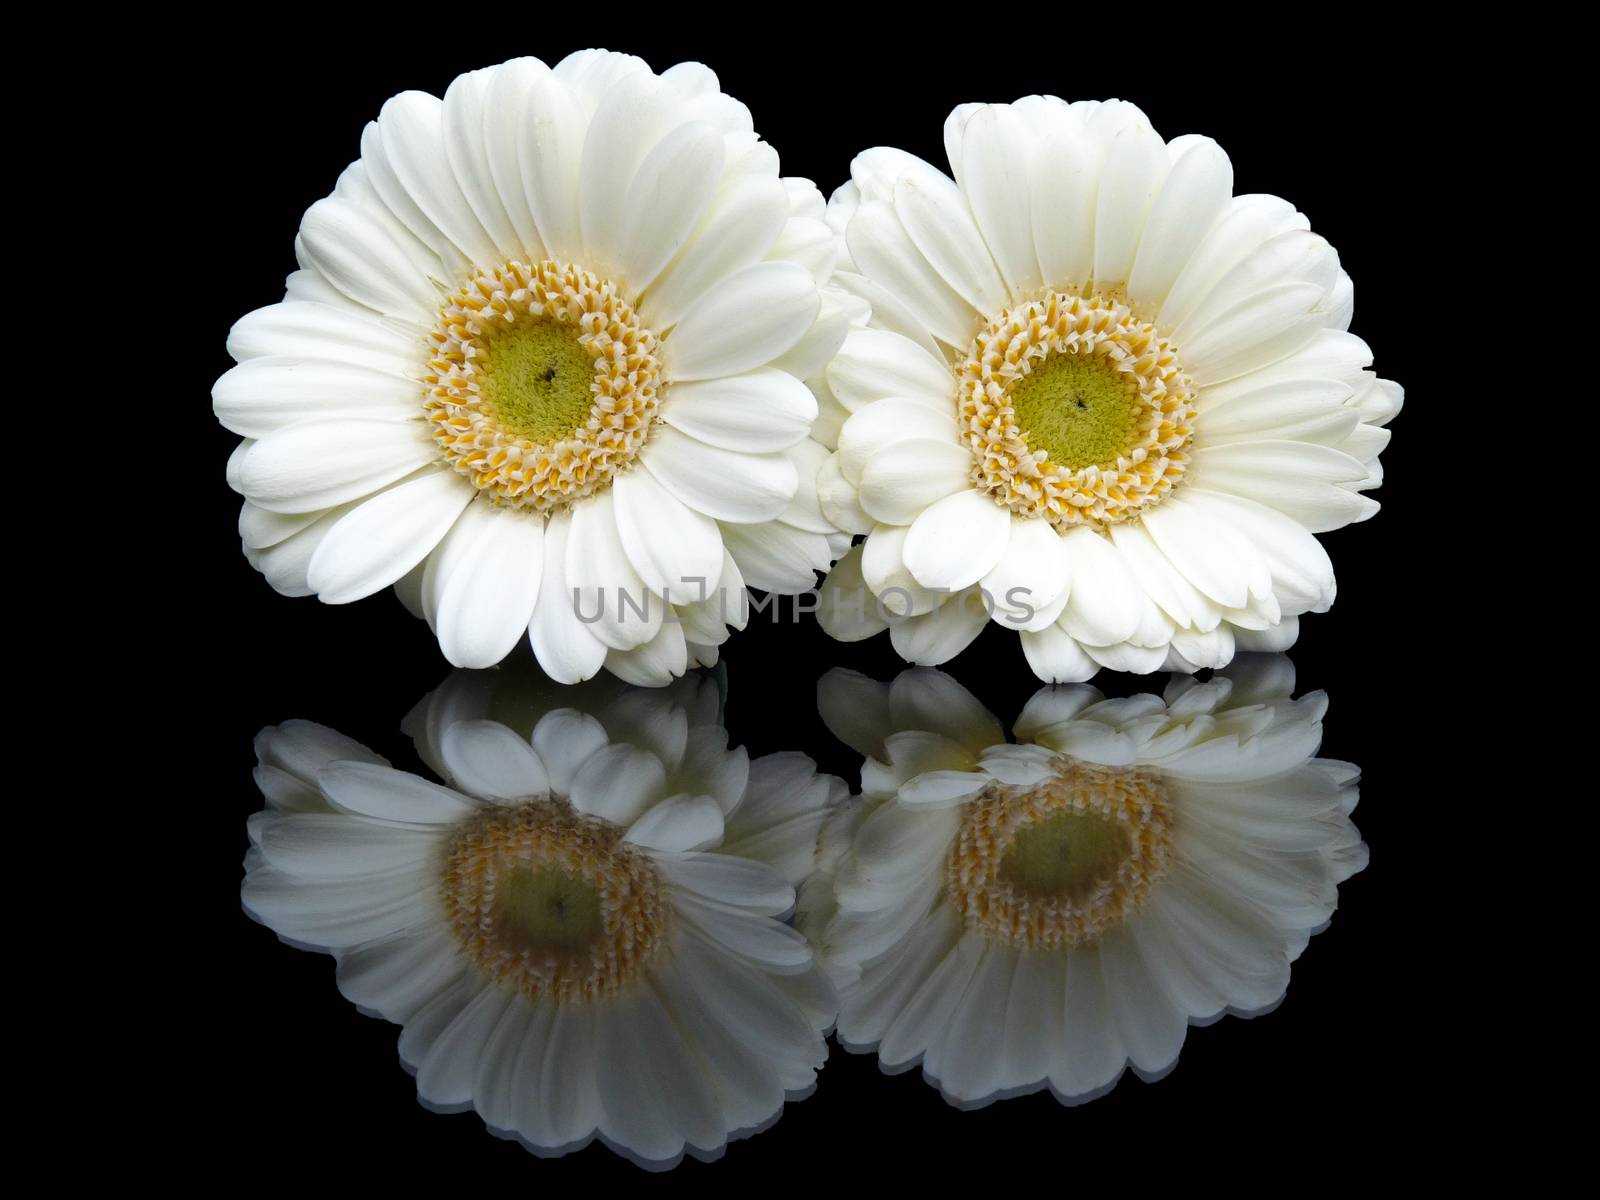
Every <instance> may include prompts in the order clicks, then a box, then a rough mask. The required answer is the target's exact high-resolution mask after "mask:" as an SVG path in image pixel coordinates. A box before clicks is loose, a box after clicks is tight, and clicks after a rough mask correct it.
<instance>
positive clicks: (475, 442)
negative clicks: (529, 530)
mask: <svg viewBox="0 0 1600 1200" xmlns="http://www.w3.org/2000/svg"><path fill="white" fill-rule="evenodd" d="M656 350H657V339H656V335H655V334H654V333H652V332H651V331H650V330H648V329H646V328H645V327H644V326H643V325H641V324H640V322H639V319H638V316H637V314H636V313H635V312H634V310H633V308H632V306H631V305H629V304H628V303H627V301H625V300H624V299H623V298H622V297H621V296H620V295H619V294H618V293H617V290H616V287H615V286H614V285H613V284H611V283H610V282H609V281H606V280H602V279H599V278H597V277H595V276H594V275H591V274H590V273H589V272H588V271H585V270H583V269H582V268H580V267H575V266H572V265H571V264H567V263H558V262H552V261H549V260H546V261H544V262H540V263H537V264H535V265H534V266H531V267H529V266H525V265H523V264H522V263H519V262H510V263H506V264H505V265H504V266H500V267H496V268H495V269H494V270H492V271H486V272H484V273H483V274H481V275H478V276H476V277H475V278H473V279H471V280H469V281H468V282H467V284H466V285H465V286H463V287H462V288H461V289H460V290H459V291H458V292H457V293H456V294H455V295H454V296H452V297H451V298H450V300H449V301H448V302H447V303H446V304H445V305H444V308H443V309H442V310H441V313H440V319H439V325H438V326H437V328H435V330H434V331H433V333H432V335H431V353H430V360H429V363H428V370H427V372H426V373H425V374H424V377H423V381H424V383H425V384H426V385H427V386H428V389H429V390H428V395H427V398H426V400H425V401H424V405H423V407H424V409H425V410H426V412H427V415H428V418H429V420H430V421H431V422H432V423H433V436H434V438H435V440H436V441H437V442H438V444H439V448H440V451H441V452H442V454H443V457H444V459H445V461H446V462H448V463H449V464H450V465H451V466H452V467H454V468H455V469H456V470H458V471H460V472H461V473H462V474H464V475H466V476H467V478H468V479H470V480H472V482H473V484H474V485H475V486H476V487H478V488H479V489H480V490H482V491H483V492H484V493H485V494H486V495H487V496H488V497H489V499H491V500H493V501H496V502H497V503H501V504H506V505H509V506H511V507H514V508H523V509H529V510H532V511H536V512H541V513H543V512H550V511H553V510H556V509H559V508H561V507H564V506H565V505H568V504H570V503H572V502H573V501H574V500H579V499H581V498H583V497H584V496H588V495H591V494H593V493H594V492H596V491H599V490H600V489H602V488H604V487H606V486H607V485H609V484H610V482H611V480H612V479H614V478H615V477H616V475H617V473H618V472H619V471H621V470H624V469H625V468H627V467H628V466H629V465H630V464H631V463H632V462H633V460H634V459H635V458H636V457H637V456H638V453H639V450H640V449H641V447H643V445H644V443H645V440H646V439H647V438H648V437H649V435H650V431H651V429H652V427H653V426H654V423H655V420H656V416H657V412H658V410H659V408H660V392H661V387H662V379H661V364H660V361H659V360H658V358H657V356H656Z"/></svg>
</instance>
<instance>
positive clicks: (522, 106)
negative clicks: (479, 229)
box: [445, 58, 550, 262]
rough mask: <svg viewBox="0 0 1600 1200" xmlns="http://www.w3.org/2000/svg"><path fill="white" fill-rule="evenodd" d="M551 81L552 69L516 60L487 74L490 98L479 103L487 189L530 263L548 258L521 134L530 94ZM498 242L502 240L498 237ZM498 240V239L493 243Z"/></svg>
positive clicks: (447, 104) (447, 106) (447, 101)
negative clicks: (526, 173) (525, 171)
mask: <svg viewBox="0 0 1600 1200" xmlns="http://www.w3.org/2000/svg"><path fill="white" fill-rule="evenodd" d="M549 75H550V68H549V67H547V66H545V65H544V63H542V62H540V61H539V60H538V59H537V58H514V59H512V60H511V61H510V62H508V63H502V64H501V65H500V66H499V67H497V68H495V69H494V70H493V71H492V72H491V77H490V80H489V87H488V93H487V95H486V96H485V97H484V99H483V116H482V120H483V137H484V149H483V154H484V159H485V162H486V164H487V166H488V170H489V184H490V186H492V188H493V190H494V192H495V195H496V197H497V198H498V199H499V201H500V203H501V205H502V207H503V208H504V210H505V213H506V218H507V219H508V220H509V221H510V223H511V229H512V234H513V242H512V244H513V245H516V246H517V247H518V248H519V249H520V254H513V255H512V257H522V261H524V262H528V261H530V260H532V259H536V258H549V257H550V255H549V254H548V253H547V252H546V251H545V247H544V239H543V238H541V237H540V236H539V223H538V221H537V220H536V219H535V218H534V215H533V206H532V203H531V201H530V197H529V195H528V189H527V186H526V185H525V183H524V181H523V175H522V159H521V155H522V144H523V143H522V132H521V131H522V128H523V123H524V122H525V121H526V120H527V119H528V118H527V116H526V113H527V111H528V106H529V105H530V104H531V103H532V98H533V93H534V88H535V87H536V86H537V85H538V84H539V82H540V81H541V80H543V79H546V78H548V77H549ZM450 100H451V97H450V95H449V93H446V94H445V109H446V120H448V119H449V113H450ZM499 236H503V234H502V235H499ZM497 240H498V237H497Z"/></svg>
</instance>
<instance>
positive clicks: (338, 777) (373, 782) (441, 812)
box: [317, 762, 478, 825]
mask: <svg viewBox="0 0 1600 1200" xmlns="http://www.w3.org/2000/svg"><path fill="white" fill-rule="evenodd" d="M317 786H318V787H320V788H321V789H322V792H323V794H324V795H326V796H327V797H328V799H329V800H330V801H332V802H333V803H334V804H335V805H337V806H338V807H339V808H340V809H342V810H344V811H345V812H352V813H359V814H360V815H362V816H366V817H378V818H380V819H382V820H385V821H405V822H410V823H413V824H422V825H441V824H447V823H449V822H452V821H459V820H461V819H463V818H464V817H470V816H471V815H472V814H474V813H475V812H477V811H478V806H477V805H476V804H474V803H473V802H472V801H471V800H468V799H467V798H466V797H465V796H463V795H461V793H459V792H457V791H454V790H452V789H450V788H446V787H440V786H439V785H438V784H435V783H429V782H428V781H427V780H426V779H422V778H420V777H419V776H416V775H413V774H411V773H410V772H408V771H397V770H395V769H394V768H393V767H386V766H380V765H378V764H376V763H360V762H336V763H330V764H329V765H328V766H326V767H323V768H322V770H321V771H319V772H317Z"/></svg>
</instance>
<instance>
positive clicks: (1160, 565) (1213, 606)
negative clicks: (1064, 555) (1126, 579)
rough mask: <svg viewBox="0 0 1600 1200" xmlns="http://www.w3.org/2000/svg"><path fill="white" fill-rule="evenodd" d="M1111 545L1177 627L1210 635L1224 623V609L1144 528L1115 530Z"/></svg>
mask: <svg viewBox="0 0 1600 1200" xmlns="http://www.w3.org/2000/svg"><path fill="white" fill-rule="evenodd" d="M1185 490H1189V489H1185ZM1111 541H1112V543H1113V544H1114V545H1115V546H1116V548H1117V549H1118V551H1120V552H1121V554H1122V561H1123V563H1124V564H1125V565H1126V566H1127V568H1128V569H1129V570H1130V571H1132V572H1133V577H1134V578H1135V579H1137V580H1138V581H1139V586H1140V587H1142V588H1144V590H1145V594H1146V595H1147V596H1149V597H1150V599H1151V600H1153V601H1154V602H1155V603H1156V604H1157V605H1159V606H1160V608H1161V610H1162V611H1163V612H1165V613H1166V614H1167V615H1168V616H1169V617H1171V618H1172V619H1173V621H1175V622H1176V623H1177V624H1179V625H1183V626H1188V627H1190V628H1194V629H1197V630H1202V631H1207V630H1212V629H1215V628H1216V627H1217V625H1218V624H1219V623H1220V622H1221V620H1222V609H1221V607H1220V606H1219V605H1218V604H1217V603H1216V602H1215V601H1213V600H1211V599H1210V598H1209V597H1207V596H1206V595H1205V594H1204V593H1203V592H1201V591H1199V590H1198V589H1197V588H1196V587H1195V586H1194V584H1192V583H1190V582H1189V580H1188V577H1187V576H1185V575H1184V574H1183V572H1182V571H1180V570H1178V568H1176V567H1175V566H1173V565H1172V563H1171V562H1170V561H1169V560H1168V559H1167V556H1166V555H1164V554H1162V553H1161V549H1160V547H1158V546H1157V545H1156V544H1155V541H1154V539H1153V538H1151V536H1150V533H1149V531H1148V530H1147V529H1145V528H1144V526H1143V525H1142V524H1140V523H1139V522H1136V521H1124V522H1122V523H1121V524H1119V525H1114V526H1112V529H1111Z"/></svg>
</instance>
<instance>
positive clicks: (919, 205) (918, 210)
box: [894, 167, 1008, 313]
mask: <svg viewBox="0 0 1600 1200" xmlns="http://www.w3.org/2000/svg"><path fill="white" fill-rule="evenodd" d="M894 209H895V215H896V216H898V217H899V218H900V223H901V224H902V225H903V226H904V227H905V231H906V233H907V234H909V235H910V237H911V240H912V241H913V242H914V243H916V246H917V249H918V250H920V251H921V252H922V255H923V257H924V258H926V259H927V261H928V263H929V264H930V265H931V266H932V267H933V269H934V270H936V271H937V272H939V274H940V275H941V276H942V277H943V278H944V280H945V282H946V283H948V284H949V285H950V287H951V288H953V289H954V290H955V291H956V292H957V293H958V294H959V295H960V296H961V297H962V298H963V299H964V300H966V301H967V303H969V304H971V305H972V306H973V308H975V309H977V310H978V311H979V312H980V313H982V312H999V311H1000V310H1001V309H1003V308H1005V307H1006V303H1007V300H1008V297H1007V295H1006V290H1005V287H1006V285H1005V281H1004V280H1002V279H1001V278H1000V272H999V271H997V270H996V269H995V265H994V260H993V259H992V258H990V257H989V249H988V247H987V246H985V245H984V243H983V236H982V235H981V234H980V233H979V232H978V227H977V225H976V224H974V223H973V220H972V214H971V213H970V212H969V211H968V210H967V203H966V200H965V199H964V198H963V197H962V195H961V192H960V190H959V189H957V187H956V185H955V184H954V183H952V182H951V181H950V179H949V178H948V177H947V176H945V175H944V174H942V173H941V172H938V171H935V170H933V169H932V168H931V167H930V168H928V169H927V170H925V171H917V172H915V173H912V174H907V175H904V176H902V177H901V179H900V181H899V182H898V183H897V184H896V185H895V189H894Z"/></svg>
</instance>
